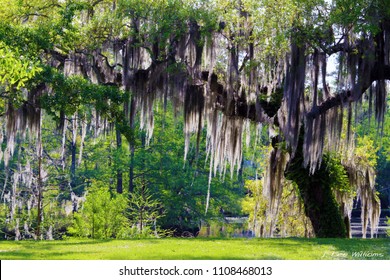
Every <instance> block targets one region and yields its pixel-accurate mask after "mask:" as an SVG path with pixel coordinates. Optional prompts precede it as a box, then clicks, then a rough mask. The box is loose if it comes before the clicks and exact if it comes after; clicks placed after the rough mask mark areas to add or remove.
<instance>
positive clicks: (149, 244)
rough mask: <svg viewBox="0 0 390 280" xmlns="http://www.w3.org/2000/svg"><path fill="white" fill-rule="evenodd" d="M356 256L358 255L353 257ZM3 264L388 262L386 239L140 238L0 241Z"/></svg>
mask: <svg viewBox="0 0 390 280" xmlns="http://www.w3.org/2000/svg"><path fill="white" fill-rule="evenodd" d="M357 253H360V254H362V255H356V254H357ZM0 259H2V260H6V259H11V260H16V259H24V260H30V259H33V260H38V259H41V260H42V259H44V260H48V259H55V260H199V259H215V260H236V259H238V260H247V259H248V260H255V259H266V260H279V259H283V260H284V259H287V260H321V259H336V260H339V259H380V260H383V259H386V260H388V259H390V239H388V238H387V239H295V238H291V239H289V238H288V239H201V238H193V239H180V238H176V239H175V238H167V239H141V240H101V241H97V240H79V239H77V240H76V239H75V240H73V239H71V240H66V241H18V242H17V241H0Z"/></svg>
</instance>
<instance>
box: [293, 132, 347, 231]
mask: <svg viewBox="0 0 390 280" xmlns="http://www.w3.org/2000/svg"><path fill="white" fill-rule="evenodd" d="M299 142H300V143H299V145H298V150H297V153H296V155H295V157H294V159H292V161H291V162H290V164H289V166H288V167H287V170H286V173H285V175H286V178H287V179H289V180H292V181H294V182H295V183H296V184H297V185H298V190H299V193H300V196H301V198H302V200H303V203H304V206H305V213H306V215H307V216H308V217H309V219H310V221H311V223H312V226H313V230H314V233H315V235H316V237H339V238H346V237H348V232H347V229H346V225H345V222H344V220H343V217H342V213H341V211H340V207H339V205H338V204H337V202H336V199H335V197H334V194H333V192H332V189H331V187H330V184H331V182H330V181H329V171H328V170H327V167H326V162H323V163H322V165H321V168H320V169H318V170H317V171H315V172H314V174H310V169H309V168H303V155H302V145H303V143H302V142H303V141H302V137H301V140H300V141H299Z"/></svg>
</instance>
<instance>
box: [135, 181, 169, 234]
mask: <svg viewBox="0 0 390 280" xmlns="http://www.w3.org/2000/svg"><path fill="white" fill-rule="evenodd" d="M162 216H163V213H162V210H161V202H160V201H159V200H157V199H154V198H153V196H152V195H151V194H150V191H149V190H148V189H147V186H146V182H145V180H144V179H142V180H138V182H136V187H135V188H134V191H133V192H132V193H131V194H130V201H129V218H130V221H131V223H132V224H133V226H136V228H137V235H141V236H149V235H150V234H151V233H152V231H153V232H154V235H155V236H157V235H158V231H157V220H158V219H159V218H161V217H162Z"/></svg>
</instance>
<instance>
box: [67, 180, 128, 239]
mask: <svg viewBox="0 0 390 280" xmlns="http://www.w3.org/2000/svg"><path fill="white" fill-rule="evenodd" d="M127 204H128V201H127V199H126V197H125V196H124V195H120V194H115V195H112V194H110V192H109V191H108V188H107V187H104V186H101V185H99V184H93V185H92V187H91V188H90V189H89V190H88V195H87V197H86V201H85V203H84V205H83V207H82V209H81V211H80V212H79V213H75V214H74V223H73V225H72V226H71V227H70V228H68V233H69V234H71V235H75V236H79V237H91V238H93V239H108V238H123V237H124V236H125V233H126V231H127V229H128V227H129V223H128V220H127V219H126V209H127Z"/></svg>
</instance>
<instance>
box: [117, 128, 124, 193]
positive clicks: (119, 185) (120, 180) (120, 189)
mask: <svg viewBox="0 0 390 280" xmlns="http://www.w3.org/2000/svg"><path fill="white" fill-rule="evenodd" d="M116 147H117V149H118V151H120V150H121V148H122V135H121V133H120V131H119V129H118V128H117V129H116ZM116 192H117V193H123V174H122V170H121V168H120V167H118V169H117V171H116Z"/></svg>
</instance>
